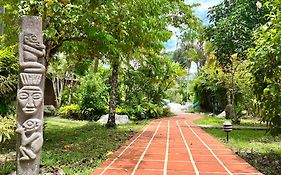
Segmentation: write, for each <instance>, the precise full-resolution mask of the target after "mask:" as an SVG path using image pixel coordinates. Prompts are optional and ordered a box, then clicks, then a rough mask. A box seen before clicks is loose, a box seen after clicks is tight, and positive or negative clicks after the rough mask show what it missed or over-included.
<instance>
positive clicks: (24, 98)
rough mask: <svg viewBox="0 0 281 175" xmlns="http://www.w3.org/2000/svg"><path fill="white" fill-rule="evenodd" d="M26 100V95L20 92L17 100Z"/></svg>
mask: <svg viewBox="0 0 281 175" xmlns="http://www.w3.org/2000/svg"><path fill="white" fill-rule="evenodd" d="M27 98H28V94H27V93H26V92H22V93H20V94H19V99H21V100H26V99H27Z"/></svg>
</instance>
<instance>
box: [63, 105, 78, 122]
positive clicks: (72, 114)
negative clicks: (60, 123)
mask: <svg viewBox="0 0 281 175" xmlns="http://www.w3.org/2000/svg"><path fill="white" fill-rule="evenodd" d="M58 114H59V115H60V116H61V117H63V118H70V119H77V120H78V119H79V118H80V117H79V116H80V107H79V105H77V104H72V105H66V106H63V107H61V108H60V109H59V111H58Z"/></svg>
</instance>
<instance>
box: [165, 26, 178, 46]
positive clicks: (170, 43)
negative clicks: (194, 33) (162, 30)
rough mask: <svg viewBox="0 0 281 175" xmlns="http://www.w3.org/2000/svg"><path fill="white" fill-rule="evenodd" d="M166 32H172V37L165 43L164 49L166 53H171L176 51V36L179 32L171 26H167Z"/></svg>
mask: <svg viewBox="0 0 281 175" xmlns="http://www.w3.org/2000/svg"><path fill="white" fill-rule="evenodd" d="M168 30H170V31H171V32H173V36H172V37H171V38H170V39H169V40H168V41H167V42H166V43H165V48H166V51H167V52H172V51H175V50H176V49H177V43H178V40H179V38H178V37H177V36H178V35H179V34H180V30H179V29H178V28H175V27H172V26H168Z"/></svg>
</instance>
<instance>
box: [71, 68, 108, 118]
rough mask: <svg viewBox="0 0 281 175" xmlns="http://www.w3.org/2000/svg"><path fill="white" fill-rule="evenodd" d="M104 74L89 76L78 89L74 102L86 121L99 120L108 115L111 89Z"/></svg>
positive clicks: (81, 116) (83, 79)
mask: <svg viewBox="0 0 281 175" xmlns="http://www.w3.org/2000/svg"><path fill="white" fill-rule="evenodd" d="M102 71H103V72H98V73H93V72H92V71H89V72H88V74H87V75H86V76H85V77H83V78H82V79H81V84H80V86H79V87H78V88H77V89H76V92H75V95H74V96H75V99H74V101H75V102H76V103H77V104H78V105H79V107H80V113H81V115H80V118H83V119H84V120H98V119H99V118H100V116H102V115H104V114H107V112H108V104H109V87H108V86H107V84H106V83H107V82H106V80H107V78H105V77H106V76H104V74H106V70H102Z"/></svg>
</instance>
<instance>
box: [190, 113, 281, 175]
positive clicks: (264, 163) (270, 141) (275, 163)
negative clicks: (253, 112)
mask: <svg viewBox="0 0 281 175" xmlns="http://www.w3.org/2000/svg"><path fill="white" fill-rule="evenodd" d="M225 121H226V120H223V119H218V118H215V117H204V118H202V119H199V120H197V121H195V123H196V124H202V125H214V126H222V125H223V122H225ZM241 125H242V126H256V127H257V126H258V127H259V126H265V125H262V124H260V123H259V122H257V121H256V120H249V119H247V120H242V121H241ZM204 130H205V131H206V132H208V133H209V134H211V135H213V136H214V137H216V138H217V139H219V140H221V141H222V142H224V143H225V144H226V145H227V146H228V147H229V148H230V149H232V150H233V151H234V152H236V153H237V154H238V155H240V156H241V157H242V158H244V159H245V160H246V161H248V162H249V163H250V164H252V165H253V166H255V167H256V168H257V169H258V170H259V171H261V172H262V173H264V174H265V175H280V174H281V168H280V163H281V136H277V137H273V136H271V135H270V134H268V133H267V132H266V130H250V129H241V130H232V131H231V132H230V134H229V135H230V140H229V143H226V133H225V132H224V131H223V130H222V129H211V128H204Z"/></svg>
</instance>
